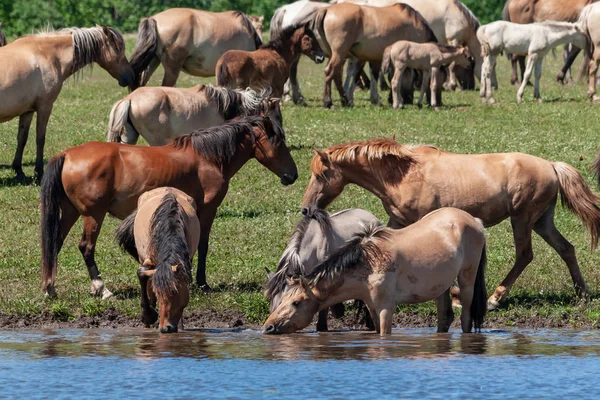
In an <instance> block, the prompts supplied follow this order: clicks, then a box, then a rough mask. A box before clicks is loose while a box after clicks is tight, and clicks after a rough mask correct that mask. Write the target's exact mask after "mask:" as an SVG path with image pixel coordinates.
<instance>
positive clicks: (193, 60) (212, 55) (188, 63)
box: [183, 34, 255, 77]
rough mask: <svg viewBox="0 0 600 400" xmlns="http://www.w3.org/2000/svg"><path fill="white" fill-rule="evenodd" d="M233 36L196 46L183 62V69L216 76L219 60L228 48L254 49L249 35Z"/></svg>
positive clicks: (205, 75) (195, 74)
mask: <svg viewBox="0 0 600 400" xmlns="http://www.w3.org/2000/svg"><path fill="white" fill-rule="evenodd" d="M239 36H241V34H240V35H238V36H236V37H233V38H231V39H228V40H225V41H222V42H219V43H215V44H213V43H203V44H200V45H197V46H196V47H194V49H193V51H192V52H191V54H190V55H189V57H188V58H187V59H186V60H185V62H184V64H183V70H184V71H185V72H187V73H188V74H190V75H194V76H202V77H211V76H215V69H216V67H217V61H219V58H221V56H222V55H223V54H224V53H225V52H226V51H228V50H244V51H254V50H255V46H254V42H252V41H251V40H250V39H249V38H248V37H247V36H246V37H239Z"/></svg>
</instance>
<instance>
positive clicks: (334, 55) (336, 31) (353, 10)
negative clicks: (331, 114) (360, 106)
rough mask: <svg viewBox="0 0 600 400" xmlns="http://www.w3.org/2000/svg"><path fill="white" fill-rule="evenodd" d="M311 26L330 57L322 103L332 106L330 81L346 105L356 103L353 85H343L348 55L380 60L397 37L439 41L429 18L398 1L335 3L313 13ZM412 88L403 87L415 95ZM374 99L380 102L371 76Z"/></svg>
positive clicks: (374, 80)
mask: <svg viewBox="0 0 600 400" xmlns="http://www.w3.org/2000/svg"><path fill="white" fill-rule="evenodd" d="M311 27H312V30H313V31H314V32H315V34H316V35H317V38H318V39H319V44H320V45H321V48H322V49H323V51H324V52H325V53H326V54H328V55H330V56H331V58H330V60H329V63H328V64H327V67H326V68H325V92H324V95H323V105H324V106H325V107H331V106H332V104H333V103H332V101H331V82H332V80H333V81H334V82H335V85H336V87H337V90H338V92H339V94H340V97H341V99H342V105H343V106H350V105H352V103H353V96H354V85H352V86H351V87H350V88H349V90H348V92H347V93H344V88H343V86H342V72H343V67H344V62H345V60H346V57H347V56H349V55H351V56H353V57H355V58H357V59H358V60H360V61H365V62H366V61H369V62H375V63H380V62H381V59H382V57H383V51H384V49H385V48H386V47H387V46H389V45H391V44H393V43H395V42H397V41H398V40H411V41H413V42H419V43H423V42H436V41H437V39H436V37H435V35H434V33H433V31H432V30H431V28H429V26H428V25H427V22H426V21H425V20H424V19H423V17H422V16H421V15H420V14H419V13H417V12H416V11H415V10H414V9H413V8H412V7H410V6H407V5H405V4H395V5H393V6H390V7H367V6H358V5H355V4H334V5H331V6H329V7H327V8H323V9H320V10H317V11H316V12H315V13H314V14H313V15H312V20H311ZM408 86H409V87H410V88H409V89H408V90H406V89H405V90H404V92H407V93H406V95H407V96H412V91H413V89H412V82H411V84H410V85H408ZM371 102H373V103H376V104H378V103H379V95H378V93H377V79H371Z"/></svg>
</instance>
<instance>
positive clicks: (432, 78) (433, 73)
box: [423, 67, 438, 111]
mask: <svg viewBox="0 0 600 400" xmlns="http://www.w3.org/2000/svg"><path fill="white" fill-rule="evenodd" d="M427 72H429V73H430V75H429V79H428V80H429V90H430V91H431V107H432V108H433V109H434V110H436V111H437V110H438V103H437V96H436V88H437V82H438V80H437V75H438V69H437V68H436V67H432V68H431V70H430V71H427ZM426 78H427V77H426V76H425V74H423V82H425V83H426V82H427V80H426Z"/></svg>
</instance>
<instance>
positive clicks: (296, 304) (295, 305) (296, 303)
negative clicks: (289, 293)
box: [292, 300, 300, 307]
mask: <svg viewBox="0 0 600 400" xmlns="http://www.w3.org/2000/svg"><path fill="white" fill-rule="evenodd" d="M292 305H293V306H294V307H298V306H299V305H300V302H299V301H298V300H296V301H295V302H293V303H292Z"/></svg>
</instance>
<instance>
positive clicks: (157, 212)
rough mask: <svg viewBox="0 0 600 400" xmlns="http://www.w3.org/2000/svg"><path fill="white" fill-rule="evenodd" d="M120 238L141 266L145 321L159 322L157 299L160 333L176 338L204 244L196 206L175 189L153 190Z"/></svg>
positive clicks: (141, 201)
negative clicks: (194, 265)
mask: <svg viewBox="0 0 600 400" xmlns="http://www.w3.org/2000/svg"><path fill="white" fill-rule="evenodd" d="M116 236H117V241H118V242H119V244H120V245H121V247H122V248H123V250H125V251H127V252H128V253H129V254H131V256H132V257H133V258H135V259H136V260H138V261H139V263H140V267H139V269H138V278H139V281H140V286H141V296H142V300H141V302H140V305H141V306H142V321H143V322H144V324H145V325H146V327H150V325H152V324H154V323H155V322H156V320H157V319H158V316H159V315H158V314H157V312H156V300H157V298H158V304H159V311H160V321H159V323H158V327H159V329H160V331H161V332H162V333H171V332H177V326H178V325H179V323H180V321H181V317H182V314H183V310H184V309H185V307H186V306H187V304H188V301H189V296H190V291H189V285H190V282H191V281H192V259H193V258H194V254H196V249H197V248H198V243H199V242H200V221H198V216H197V210H196V202H195V201H194V199H193V198H191V197H190V196H188V195H187V194H185V193H184V192H182V191H181V190H178V189H175V188H172V187H160V188H156V189H154V190H150V191H148V192H146V193H144V194H142V195H141V196H140V198H139V199H138V202H137V209H136V210H135V211H134V212H133V213H132V214H131V215H130V216H129V217H127V218H125V220H124V221H123V222H122V223H121V224H120V225H119V227H118V228H117V230H116ZM149 278H151V281H150V282H148V280H149ZM148 283H150V284H148Z"/></svg>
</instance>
